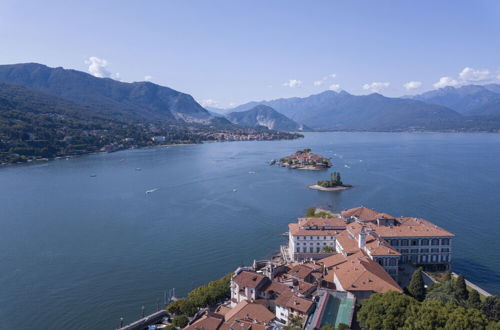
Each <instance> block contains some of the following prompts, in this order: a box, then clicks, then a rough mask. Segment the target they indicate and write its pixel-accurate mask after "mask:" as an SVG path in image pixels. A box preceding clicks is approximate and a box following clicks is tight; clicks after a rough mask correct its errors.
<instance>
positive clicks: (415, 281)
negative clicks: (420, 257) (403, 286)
mask: <svg viewBox="0 0 500 330" xmlns="http://www.w3.org/2000/svg"><path fill="white" fill-rule="evenodd" d="M408 292H409V293H410V294H411V295H412V296H413V298H415V299H417V300H419V301H422V300H424V298H425V284H424V278H423V277H422V268H418V269H417V270H416V271H415V272H413V275H412V277H411V281H410V284H409V285H408Z"/></svg>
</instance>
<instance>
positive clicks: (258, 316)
mask: <svg viewBox="0 0 500 330" xmlns="http://www.w3.org/2000/svg"><path fill="white" fill-rule="evenodd" d="M224 319H225V321H226V322H232V321H235V320H254V321H257V322H261V323H268V322H270V321H272V320H273V319H274V314H273V313H271V312H270V311H269V310H268V309H267V308H266V307H264V306H263V305H262V304H255V303H251V302H248V301H247V300H242V301H240V302H239V303H238V304H237V305H236V306H234V308H232V309H231V310H230V311H228V312H227V313H226V315H224Z"/></svg>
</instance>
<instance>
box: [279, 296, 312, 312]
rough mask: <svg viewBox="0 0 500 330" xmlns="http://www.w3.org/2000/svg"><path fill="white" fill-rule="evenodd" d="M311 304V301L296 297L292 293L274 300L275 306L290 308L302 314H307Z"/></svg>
mask: <svg viewBox="0 0 500 330" xmlns="http://www.w3.org/2000/svg"><path fill="white" fill-rule="evenodd" d="M313 304H314V302H312V301H311V300H309V299H305V298H300V297H297V296H296V295H294V294H293V293H287V294H284V295H281V296H279V297H278V298H277V299H276V305H279V306H283V307H287V308H291V309H293V310H296V311H299V312H301V313H304V314H306V313H307V312H309V310H310V309H311V307H312V306H313Z"/></svg>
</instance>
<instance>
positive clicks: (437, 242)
mask: <svg viewBox="0 0 500 330" xmlns="http://www.w3.org/2000/svg"><path fill="white" fill-rule="evenodd" d="M431 245H439V239H437V238H433V239H432V241H431Z"/></svg>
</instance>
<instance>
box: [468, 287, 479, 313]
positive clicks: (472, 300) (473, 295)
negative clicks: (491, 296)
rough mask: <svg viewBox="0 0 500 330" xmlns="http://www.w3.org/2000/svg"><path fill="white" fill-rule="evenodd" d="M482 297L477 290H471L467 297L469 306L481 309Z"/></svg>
mask: <svg viewBox="0 0 500 330" xmlns="http://www.w3.org/2000/svg"><path fill="white" fill-rule="evenodd" d="M481 306H482V304H481V297H480V296H479V292H477V291H476V290H474V289H473V290H471V292H470V293H469V298H468V299H467V307H469V308H475V309H479V310H480V309H481Z"/></svg>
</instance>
